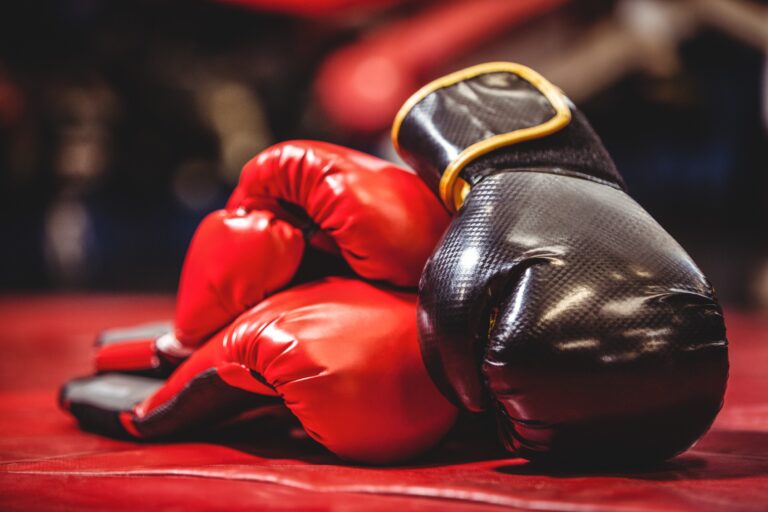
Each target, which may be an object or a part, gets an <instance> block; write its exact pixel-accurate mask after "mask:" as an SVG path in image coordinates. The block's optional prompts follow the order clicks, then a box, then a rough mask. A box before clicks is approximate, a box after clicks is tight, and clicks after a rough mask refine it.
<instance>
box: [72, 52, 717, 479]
mask: <svg viewBox="0 0 768 512" xmlns="http://www.w3.org/2000/svg"><path fill="white" fill-rule="evenodd" d="M393 142H394V144H395V147H396V149H397V150H398V152H399V154H400V155H401V156H402V157H403V159H404V160H405V161H406V162H408V163H409V164H410V165H411V166H412V167H413V168H414V169H415V170H416V171H417V173H418V176H417V175H415V174H413V173H411V172H409V171H407V170H405V169H402V168H399V167H397V166H395V165H393V164H390V163H387V162H384V161H381V160H379V159H376V158H374V157H371V156H367V155H364V154H361V153H358V152H356V151H352V150H349V149H345V148H341V147H339V146H334V145H331V144H325V143H319V142H288V143H284V144H280V145H277V146H274V147H272V148H270V149H268V150H266V151H264V152H263V153H261V154H260V155H258V156H257V157H256V158H254V159H253V160H252V161H251V162H249V163H248V164H247V165H246V166H245V168H244V169H243V173H242V175H241V179H240V182H239V184H238V186H237V188H236V189H235V191H234V193H233V194H232V197H231V198H230V200H229V202H228V204H227V207H226V208H225V209H224V210H221V211H218V212H214V213H212V214H211V215H209V216H208V217H207V218H206V219H205V220H204V221H203V222H202V224H201V225H200V227H199V228H198V231H197V233H196V234H195V236H194V238H193V240H192V243H191V245H190V248H189V251H188V254H187V257H186V260H185V263H184V268H183V270H182V275H181V280H180V285H179V291H178V297H177V305H176V313H175V319H174V325H173V330H172V331H168V330H167V328H165V327H160V328H159V329H157V330H155V329H154V328H151V329H150V330H149V331H147V332H142V331H141V330H139V331H134V332H122V333H120V332H114V331H113V332H112V333H111V335H109V336H106V337H103V338H102V340H101V343H100V346H99V347H98V350H97V358H96V366H97V370H98V371H99V373H100V375H97V376H92V377H86V378H83V379H76V380H74V381H70V382H69V383H67V384H66V385H65V386H64V387H63V388H62V391H61V395H60V400H61V404H62V405H63V407H64V408H65V409H67V410H68V411H70V412H71V413H72V414H73V415H75V416H76V417H77V418H78V420H79V421H80V423H81V425H82V426H83V427H84V428H87V429H90V430H95V431H97V432H100V433H105V434H111V435H123V436H125V435H127V436H132V437H136V438H157V437H167V436H172V435H174V434H178V433H182V432H185V431H189V430H191V429H199V428H203V427H206V426H210V425H213V424H215V423H218V422H221V421H224V420H227V419H231V418H233V417H236V416H237V415H238V414H240V413H243V412H246V411H248V410H251V409H253V408H257V407H260V406H262V405H264V404H274V403H276V402H281V403H283V404H285V406H287V407H288V408H289V409H290V410H291V411H292V413H293V414H294V415H295V416H296V417H297V418H298V419H299V421H300V422H301V423H302V425H303V426H304V428H305V430H306V431H307V433H308V434H309V435H310V436H312V437H313V438H314V439H316V440H317V441H319V442H320V443H321V444H323V445H324V446H326V447H327V448H328V449H330V450H331V451H332V452H334V453H336V454H337V455H339V456H341V457H342V458H345V459H349V460H353V461H360V462H368V463H392V462H398V461H402V460H406V459H408V458H411V457H414V456H416V455H418V454H420V453H423V452H424V451H425V450H427V449H429V448H430V447H432V446H433V445H435V444H436V443H437V442H438V441H439V440H440V439H441V438H442V437H443V435H444V434H445V433H446V432H447V431H448V430H449V429H450V428H451V426H452V425H453V423H454V422H455V420H456V417H457V413H458V411H459V410H460V409H465V410H469V411H473V412H479V411H484V410H489V411H492V413H493V414H495V416H496V418H497V423H498V432H499V434H500V435H501V438H502V440H503V441H504V443H505V445H506V446H507V447H508V448H509V449H510V450H511V451H513V452H514V453H516V454H518V455H520V456H523V457H526V458H529V459H533V460H555V461H559V462H566V463H576V464H579V463H585V464H596V463H597V464H599V463H623V464H632V463H639V462H652V461H657V460H663V459H665V458H668V457H671V456H673V455H675V454H676V453H679V452H680V451H682V450H684V449H686V448H687V447H689V446H690V445H691V444H692V443H693V442H695V441H696V439H698V438H699V437H700V436H701V435H702V434H703V433H704V432H705V431H706V429H707V428H708V427H709V425H710V424H711V423H712V421H713V420H714V417H715V416H716V414H717V412H718V410H719V409H720V407H721V405H722V399H723V394H724V389H725V384H726V380H727V373H728V358H727V341H726V337H725V329H724V323H723V318H722V312H721V310H720V307H719V305H718V304H717V301H716V298H715V296H714V292H713V290H712V288H711V286H710V285H709V283H708V282H707V280H706V279H705V277H704V276H703V275H702V273H701V272H700V271H699V270H698V268H697V267H696V266H695V264H694V263H693V262H692V260H691V259H690V257H689V256H688V255H687V254H686V253H685V252H684V250H683V249H682V248H681V247H680V246H679V245H678V244H677V243H676V242H675V241H674V240H673V239H672V238H671V237H670V235H669V234H667V233H666V232H665V231H664V230H663V228H661V227H660V226H659V225H658V224H657V223H656V222H655V221H654V220H653V219H652V218H651V217H650V216H649V215H648V214H647V213H646V212H645V211H644V210H643V209H642V208H641V207H640V206H639V205H638V204H637V203H636V202H634V201H633V200H632V199H631V198H630V197H629V196H628V195H627V194H626V192H625V190H624V184H623V181H622V179H621V177H620V175H619V174H618V172H617V171H616V169H615V167H614V165H613V163H612V161H611V158H610V156H609V155H608V154H607V152H606V151H605V149H604V148H603V146H602V144H601V142H600V140H599V138H598V137H597V135H596V134H595V133H594V132H593V130H592V129H591V127H590V126H589V124H588V122H587V121H586V119H585V118H584V117H583V115H582V114H581V113H580V112H579V111H578V110H577V109H576V108H575V107H574V106H573V105H572V104H571V103H570V101H569V100H568V99H567V98H566V97H565V96H564V95H563V94H562V92H561V91H559V90H558V89H557V88H556V87H554V86H553V85H552V84H550V83H549V82H547V81H546V80H545V79H544V78H543V77H541V76H540V75H538V74H536V73H535V72H534V71H532V70H530V69H528V68H526V67H523V66H520V65H516V64H511V63H491V64H486V65H481V66H475V67H473V68H469V69H466V70H463V71H460V72H458V73H454V74H452V75H448V76H446V77H443V78H441V79H439V80H436V81H435V82H433V83H431V84H429V85H427V86H426V87H424V88H423V89H422V90H420V91H418V92H417V93H416V94H415V95H414V96H413V97H412V98H411V99H410V100H408V101H407V102H406V104H405V105H404V106H403V108H402V109H401V111H400V113H399V114H398V116H397V117H396V119H395V123H394V126H393ZM420 178H421V179H420ZM430 189H431V190H430ZM433 192H434V193H433ZM438 198H439V200H438ZM440 200H441V201H440ZM441 202H442V204H441ZM448 212H455V215H453V218H452V219H451V218H450V216H449V214H448ZM328 255H332V256H328ZM318 258H326V259H327V258H330V260H329V261H337V262H343V265H336V266H335V267H334V266H332V265H327V264H326V261H325V260H323V264H322V265H320V267H321V271H320V272H319V274H318V272H314V273H312V272H310V273H307V272H305V271H304V270H303V269H306V268H308V267H312V263H313V261H314V262H317V261H318ZM315 267H317V265H315ZM331 268H334V270H333V271H331V270H330V269H331ZM340 268H341V270H339V269H340ZM323 273H326V274H328V275H326V276H323ZM332 273H333V274H342V275H336V276H331V275H330V274H332ZM308 276H311V277H308ZM419 280H420V281H419ZM417 283H418V284H419V290H418V299H417V295H416V294H415V293H414V291H415V287H416V285H417ZM147 371H153V372H155V373H157V372H160V373H164V374H165V375H168V374H169V376H168V378H167V380H165V381H156V380H147V379H143V378H142V377H137V376H130V375H124V374H127V373H135V372H147ZM105 372H106V373H105ZM114 372H121V373H114Z"/></svg>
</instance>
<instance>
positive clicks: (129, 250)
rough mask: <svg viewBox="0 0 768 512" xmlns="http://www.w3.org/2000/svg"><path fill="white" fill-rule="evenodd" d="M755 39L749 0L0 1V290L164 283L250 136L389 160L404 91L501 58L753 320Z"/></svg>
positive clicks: (217, 202)
mask: <svg viewBox="0 0 768 512" xmlns="http://www.w3.org/2000/svg"><path fill="white" fill-rule="evenodd" d="M766 51H768V2H765V1H762V2H759V1H748V0H669V1H665V0H618V1H610V0H583V1H576V0H572V1H567V0H450V1H449V0H442V1H435V0H315V1H312V0H282V1H281V0H227V1H220V2H217V1H214V0H206V1H204V0H152V1H150V0H133V1H124V0H113V1H110V2H103V1H99V0H50V1H36V2H3V3H2V5H0V213H1V214H0V292H18V291H60V290H115V291H169V292H171V291H173V290H174V289H175V286H176V282H177V279H178V275H179V270H180V267H181V263H182V259H183V256H184V253H185V250H186V246H187V244H188V242H189V240H190V238H191V236H192V233H193V231H194V229H195V227H196V225H197V224H198V222H199V221H200V220H201V219H202V217H203V216H204V215H205V214H206V213H207V212H209V211H211V210H213V209H215V208H219V207H221V206H223V204H224V202H225V200H226V197H227V194H228V193H229V191H230V190H231V189H232V187H233V186H234V184H235V183H236V180H237V177H238V174H239V171H240V168H241V166H242V165H243V164H244V163H245V162H246V161H247V160H248V159H250V158H251V157H252V156H254V155H255V154H256V153H258V152H259V151H260V150H262V149H264V148H266V147H267V146H269V145H270V144H272V143H274V142H277V141H281V140H285V139H291V138H314V139H323V140H328V141H332V142H336V143H340V144H344V145H348V146H352V147H355V148H358V149H361V150H364V151H368V152H372V153H375V154H377V155H379V156H383V157H384V158H389V159H395V158H396V157H395V156H394V153H393V151H392V148H391V145H390V142H389V137H388V130H389V125H390V123H391V120H392V117H393V116H394V114H395V113H396V111H397V109H398V108H399V106H400V104H401V103H402V102H403V101H404V100H405V99H406V98H407V97H408V96H409V95H410V94H411V93H412V92H414V91H415V90H416V89H417V88H418V87H420V86H421V85H423V84H424V83H426V82H428V81H429V80H431V79H433V78H435V77H437V76H439V75H441V74H444V73H446V72H450V71H454V70H457V69H460V68H462V67H465V66H467V65H472V64H476V63H480V62H484V61H490V60H513V61H517V62H521V63H524V64H527V65H529V66H531V67H534V68H535V69H537V70H538V71H540V72H541V73H542V74H544V75H545V76H547V77H548V78H550V80H552V81H553V82H554V83H556V84H558V85H559V86H560V87H561V88H562V89H563V90H564V91H565V92H566V93H567V94H568V95H569V96H570V97H571V98H572V99H573V100H574V101H575V102H576V103H578V104H579V105H580V106H581V107H582V108H583V110H584V111H585V112H586V114H587V115H588V117H589V118H590V119H591V120H592V122H593V124H594V125H595V128H596V129H597V131H598V132H599V133H600V134H601V135H602V137H603V138H604V141H605V143H606V145H607V146H608V149H609V150H610V151H611V152H612V154H613V155H614V157H615V159H616V162H617V164H618V167H619V169H620V170H621V171H622V173H623V174H624V176H625V178H626V181H627V183H628V186H629V188H630V193H631V194H632V195H633V197H635V198H636V199H637V200H638V201H639V202H640V203H641V204H642V205H643V206H645V207H646V208H647V209H648V210H649V211H650V212H651V213H652V214H653V215H654V216H655V217H656V218H657V219H658V220H659V221H660V222H661V224H662V225H664V226H665V227H666V228H667V229H668V230H669V231H670V232H671V233H672V234H673V235H674V236H675V237H676V238H677V239H678V240H679V241H680V242H681V243H682V244H683V246H684V247H686V249H688V251H689V252H690V253H691V254H692V256H693V257H694V259H695V260H696V261H697V262H698V263H699V264H700V266H701V267H702V269H703V270H704V272H705V273H706V274H707V275H708V276H709V277H710V279H711V281H712V282H713V283H714V285H715V287H716V288H717V290H718V293H719V294H720V296H721V298H722V299H723V301H724V302H725V303H726V304H728V305H731V306H732V307H734V306H735V307H741V308H750V309H755V310H760V311H765V312H766V314H768V229H766V225H767V224H768V222H767V221H768V137H767V136H766V133H767V131H768V66H766Z"/></svg>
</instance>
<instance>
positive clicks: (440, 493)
mask: <svg viewBox="0 0 768 512" xmlns="http://www.w3.org/2000/svg"><path fill="white" fill-rule="evenodd" d="M172 308H173V300H172V299H171V298H170V297H162V296H119V297H118V296H93V295H80V296H61V295H59V296H5V297H0V326H2V329H0V350H2V358H0V411H1V412H0V468H2V469H0V510H3V511H15V510H78V511H87V510H118V511H119V510H131V511H132V510H159V509H162V510H185V511H194V510H227V511H230V512H232V511H238V510H327V509H341V510H356V509H364V510H366V511H376V510H401V509H402V510H416V511H421V510H440V511H453V510H488V511H492V510H502V509H505V510H547V511H561V510H562V511H586V510H589V511H661V510H663V511H678V510H679V511H708V510H711V511H723V512H725V511H728V512H732V511H742V510H743V511H753V510H754V511H758V510H759V511H765V510H768V320H766V319H759V318H756V317H751V316H748V315H746V314H742V313H739V312H734V311H730V312H727V314H726V320H727V324H728V337H729V339H730V342H731V376H730V381H729V385H728V392H727V395H726V401H725V407H724V409H723V411H722V413H721V414H720V416H719V417H718V419H717V421H716V422H715V424H714V426H713V427H712V429H711V430H710V431H709V433H708V434H707V435H706V436H705V437H704V438H703V439H702V440H701V441H700V442H699V443H698V444H697V445H696V446H695V447H694V448H693V449H691V450H689V451H688V452H686V453H685V454H683V455H681V456H679V457H676V458H675V459H673V460H671V461H669V462H667V463H665V464H663V465H661V466H658V467H655V468H652V469H643V470H637V471H632V472H620V473H608V472H605V473H572V472H552V471H549V470H543V469H537V468H535V467H533V466H531V465H530V464H528V463H526V462H525V461H523V460H520V459H516V458H512V457H509V456H508V455H507V454H504V453H502V452H500V451H499V450H498V449H497V447H496V446H495V445H494V444H492V442H491V441H489V440H488V439H487V438H489V437H491V436H487V435H486V436H481V440H480V441H479V442H476V443H473V444H471V445H470V444H469V443H467V442H466V440H465V438H467V437H468V436H467V435H466V432H464V433H462V432H458V433H454V434H453V435H452V436H450V437H449V439H448V440H447V441H446V442H444V443H443V444H442V445H441V446H440V447H438V449H436V450H434V451H433V452H431V453H430V454H428V455H427V456H425V457H423V458H421V459H420V460H417V461H415V462H413V463H412V464H410V465H406V466H399V467H369V466H354V465H349V464H345V463H344V462H342V461H340V460H339V459H337V458H335V457H334V456H333V455H331V454H330V453H329V452H327V451H326V450H324V449H323V448H322V447H320V446H319V445H317V444H316V443H314V442H312V441H311V440H309V439H308V438H306V436H304V435H301V431H300V430H299V429H297V428H295V426H292V424H291V423H290V421H289V420H288V419H286V418H283V419H281V418H276V419H269V420H265V419H262V420H261V421H260V422H259V423H258V424H259V425H260V428H259V430H258V432H260V433H259V434H254V433H253V431H249V432H248V433H247V435H246V433H244V432H243V429H242V427H232V426H231V427H225V428H224V429H222V430H220V431H218V432H216V433H213V434H207V435H206V436H204V437H197V438H189V439H185V440H183V441H179V442H175V443H135V442H127V441H117V440H111V439H106V438H102V437H99V436H97V435H94V434H88V433H84V432H81V431H80V430H78V428H77V426H76V424H75V422H74V420H73V419H72V418H70V417H69V416H67V415H66V414H64V413H63V412H61V411H60V410H59V409H58V408H57V406H56V393H57V389H58V386H59V385H60V384H61V383H62V382H63V381H65V380H66V379H68V378H70V377H73V376H77V375H84V374H87V373H89V372H90V371H91V368H90V361H91V356H92V343H93V339H94V335H95V333H96V332H97V331H98V330H99V329H103V328H105V327H112V326H120V325H130V324H134V323H139V322H147V321H155V320H162V319H167V318H170V317H171V316H172V315H171V313H172ZM254 421H258V419H257V420H254ZM469 437H470V438H471V436H469Z"/></svg>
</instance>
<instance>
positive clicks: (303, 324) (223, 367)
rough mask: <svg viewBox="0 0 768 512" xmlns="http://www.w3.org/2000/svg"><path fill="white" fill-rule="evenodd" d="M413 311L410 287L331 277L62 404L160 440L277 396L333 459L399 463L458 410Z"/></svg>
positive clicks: (101, 380)
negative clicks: (158, 366) (177, 361)
mask: <svg viewBox="0 0 768 512" xmlns="http://www.w3.org/2000/svg"><path fill="white" fill-rule="evenodd" d="M415 315H416V295H415V294H411V293H400V292H392V291H386V290H384V289H382V288H379V287H376V286H374V285H372V284H369V283H366V282H363V281H359V280H354V279H346V278H329V279H326V280H324V281H320V282H315V283H309V284H305V285H302V286H298V287H296V288H292V289H290V290H288V291H284V292H281V293H278V294H275V295H273V296H272V297H270V298H268V299H266V300H264V301H262V302H261V303H260V304H259V305H258V306H256V307H254V308H251V309H250V310H248V311H246V312H245V313H243V314H242V315H241V316H240V317H239V318H237V320H235V321H234V322H232V323H231V324H229V325H228V326H226V327H225V328H224V329H222V330H221V331H220V332H218V333H217V334H216V335H215V336H214V337H213V338H212V339H211V340H210V341H209V342H208V343H207V344H205V345H204V346H203V347H202V348H200V349H199V350H198V351H196V352H195V353H194V354H193V355H192V356H191V357H190V358H189V359H188V360H187V361H186V362H185V363H184V364H182V365H181V366H180V367H179V368H178V369H177V370H176V372H174V373H173V375H172V376H171V377H170V378H169V379H168V380H167V381H166V382H165V383H164V384H162V383H159V381H153V380H152V379H142V378H140V377H132V376H120V375H114V374H113V375H103V376H96V377H87V378H85V379H77V380H74V381H71V382H69V383H68V384H66V385H65V386H64V388H62V392H61V396H60V401H61V404H62V406H63V407H64V408H65V409H67V410H69V411H70V412H71V413H72V414H73V415H75V416H76V417H77V418H78V420H79V421H80V423H81V426H83V427H84V428H86V429H91V430H96V431H98V432H100V433H107V434H112V435H129V436H133V437H139V438H157V437H163V436H168V435H173V434H177V433H181V432H185V431H190V430H194V429H200V428H203V427H206V426H210V425H212V424H215V423H217V422H220V421H223V420H226V419H229V418H232V417H234V416H236V415H237V414H239V413H242V412H244V411H246V410H249V409H253V408H255V407H259V406H260V405H265V404H271V403H274V401H275V400H276V398H277V397H279V398H281V399H282V400H283V401H284V403H285V405H286V406H287V407H288V408H289V409H290V410H291V411H292V412H293V414H294V415H296V417H297V418H298V419H299V420H300V421H301V423H302V424H303V425H304V427H305V429H306V431H307V433H308V434H309V435H310V436H312V437H313V438H314V439H316V440H317V441H318V442H320V443H321V444H323V445H324V446H326V447H327V448H328V449H329V450H331V451H332V452H334V453H336V454H337V455H339V456H340V457H342V458H345V459H350V460H355V461H361V462H368V463H391V462H395V461H400V460H404V459H406V458H409V457H413V456H415V455H417V454H419V453H421V452H423V451H425V450H426V449H428V448H430V447H431V446H433V445H434V444H436V443H437V441H439V440H440V438H441V437H442V436H443V435H444V434H445V433H446V432H447V431H448V429H449V428H450V427H451V425H452V424H453V422H454V420H455V417H456V409H455V408H454V407H453V406H452V405H451V404H450V403H449V402H448V401H447V400H446V399H445V398H443V396H442V395H441V394H440V393H439V392H438V391H437V388H436V387H435V386H434V384H433V383H432V381H431V380H430V378H429V376H428V375H427V371H426V369H425V367H424V363H423V362H422V359H421V353H420V350H419V343H418V340H417V334H416V322H415ZM148 395H149V396H148Z"/></svg>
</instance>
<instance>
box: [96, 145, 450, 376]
mask: <svg viewBox="0 0 768 512" xmlns="http://www.w3.org/2000/svg"><path fill="white" fill-rule="evenodd" d="M448 221H449V219H448V215H447V213H446V212H445V210H444V209H443V207H442V206H441V205H440V203H439V201H438V200H437V199H436V198H435V197H434V195H433V194H432V193H431V192H430V191H429V189H428V188H427V187H426V186H425V185H424V184H423V183H422V181H421V180H420V179H419V178H418V177H417V176H416V175H415V174H413V173H411V172H410V171H408V170H405V169H403V168H400V167H398V166H396V165H394V164H391V163H389V162H386V161H383V160H380V159H378V158H375V157H372V156H369V155H365V154H363V153H359V152H357V151H353V150H351V149H347V148H343V147H341V146H336V145H333V144H328V143H322V142H310V141H294V142H285V143H282V144H278V145H275V146H273V147H271V148H269V149H267V150H265V151H263V152H262V153H261V154H259V155H258V156H257V157H255V158H254V159H253V160H251V161H250V162H249V163H248V164H246V166H245V167H244V169H243V172H242V175H241V179H240V183H239V185H238V186H237V188H236V189H235V191H234V192H233V194H232V196H231V198H230V199H229V202H228V204H227V208H226V209H223V210H218V211H215V212H213V213H211V214H210V215H208V216H207V217H206V218H205V219H204V220H203V222H202V223H201V224H200V226H199V227H198V229H197V232H196V233H195V236H194V237H193V239H192V242H191V244H190V247H189V250H188V252H187V256H186V259H185V262H184V267H183V269H182V273H181V279H180V284H179V292H178V297H177V306H176V315H175V322H174V323H175V328H174V331H173V332H172V333H171V334H166V335H164V336H162V337H161V336H160V335H161V334H163V333H152V335H151V336H144V338H143V339H139V338H137V337H133V338H131V336H132V335H129V336H126V335H125V333H123V337H124V338H125V340H124V341H130V343H128V344H125V345H123V344H122V343H118V342H115V343H111V344H109V345H107V346H104V345H103V344H97V345H98V347H97V356H96V370H97V371H99V372H104V371H123V372H130V373H142V374H151V375H167V374H168V373H169V370H172V369H173V368H175V366H176V365H177V364H178V363H179V362H180V361H181V360H183V359H184V358H185V357H187V356H188V355H189V354H191V353H192V351H193V350H194V349H195V348H196V347H198V346H199V345H200V344H202V343H203V342H204V341H205V340H207V339H208V338H209V337H210V336H211V335H213V334H214V333H215V332H216V331H218V330H219V329H221V328H222V327H223V326H225V325H226V324H227V323H229V322H231V321H232V320H234V319H235V318H237V317H238V316H239V315H240V314H241V313H243V312H244V311H246V310H247V309H248V308H250V307H252V306H253V305H255V304H258V303H259V302H260V301H261V300H263V299H264V298H265V297H267V296H269V295H271V294H273V293H275V292H276V291H278V290H281V289H283V288H285V287H287V286H288V285H289V284H295V281H293V279H294V277H295V275H296V272H297V270H298V269H299V266H300V265H301V264H302V261H303V259H304V258H305V257H315V256H317V255H318V254H319V253H321V252H323V251H324V252H326V253H335V254H337V255H339V256H340V257H341V258H343V260H344V261H346V263H347V264H348V265H349V267H350V268H351V269H352V271H353V272H354V273H356V274H358V275H360V276H361V277H364V278H366V279H370V280H376V281H385V282H388V283H390V284H393V285H396V286H405V287H415V286H416V285H417V283H418V279H419V276H420V274H421V269H422V268H423V267H424V264H425V262H426V260H427V258H428V257H429V255H430V253H431V252H432V249H433V248H434V246H435V245H436V244H437V241H438V239H439V238H440V236H441V235H442V232H443V230H444V229H445V227H446V226H447V224H448ZM308 245H309V246H312V247H314V248H316V249H319V251H312V252H311V253H310V252H308V251H307V250H306V249H307V246H308ZM337 259H338V258H337ZM319 266H322V267H323V268H325V267H326V266H327V265H326V264H325V262H323V264H322V265H319ZM292 281H293V282H292ZM128 334H130V333H128ZM159 342H162V343H159Z"/></svg>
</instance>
